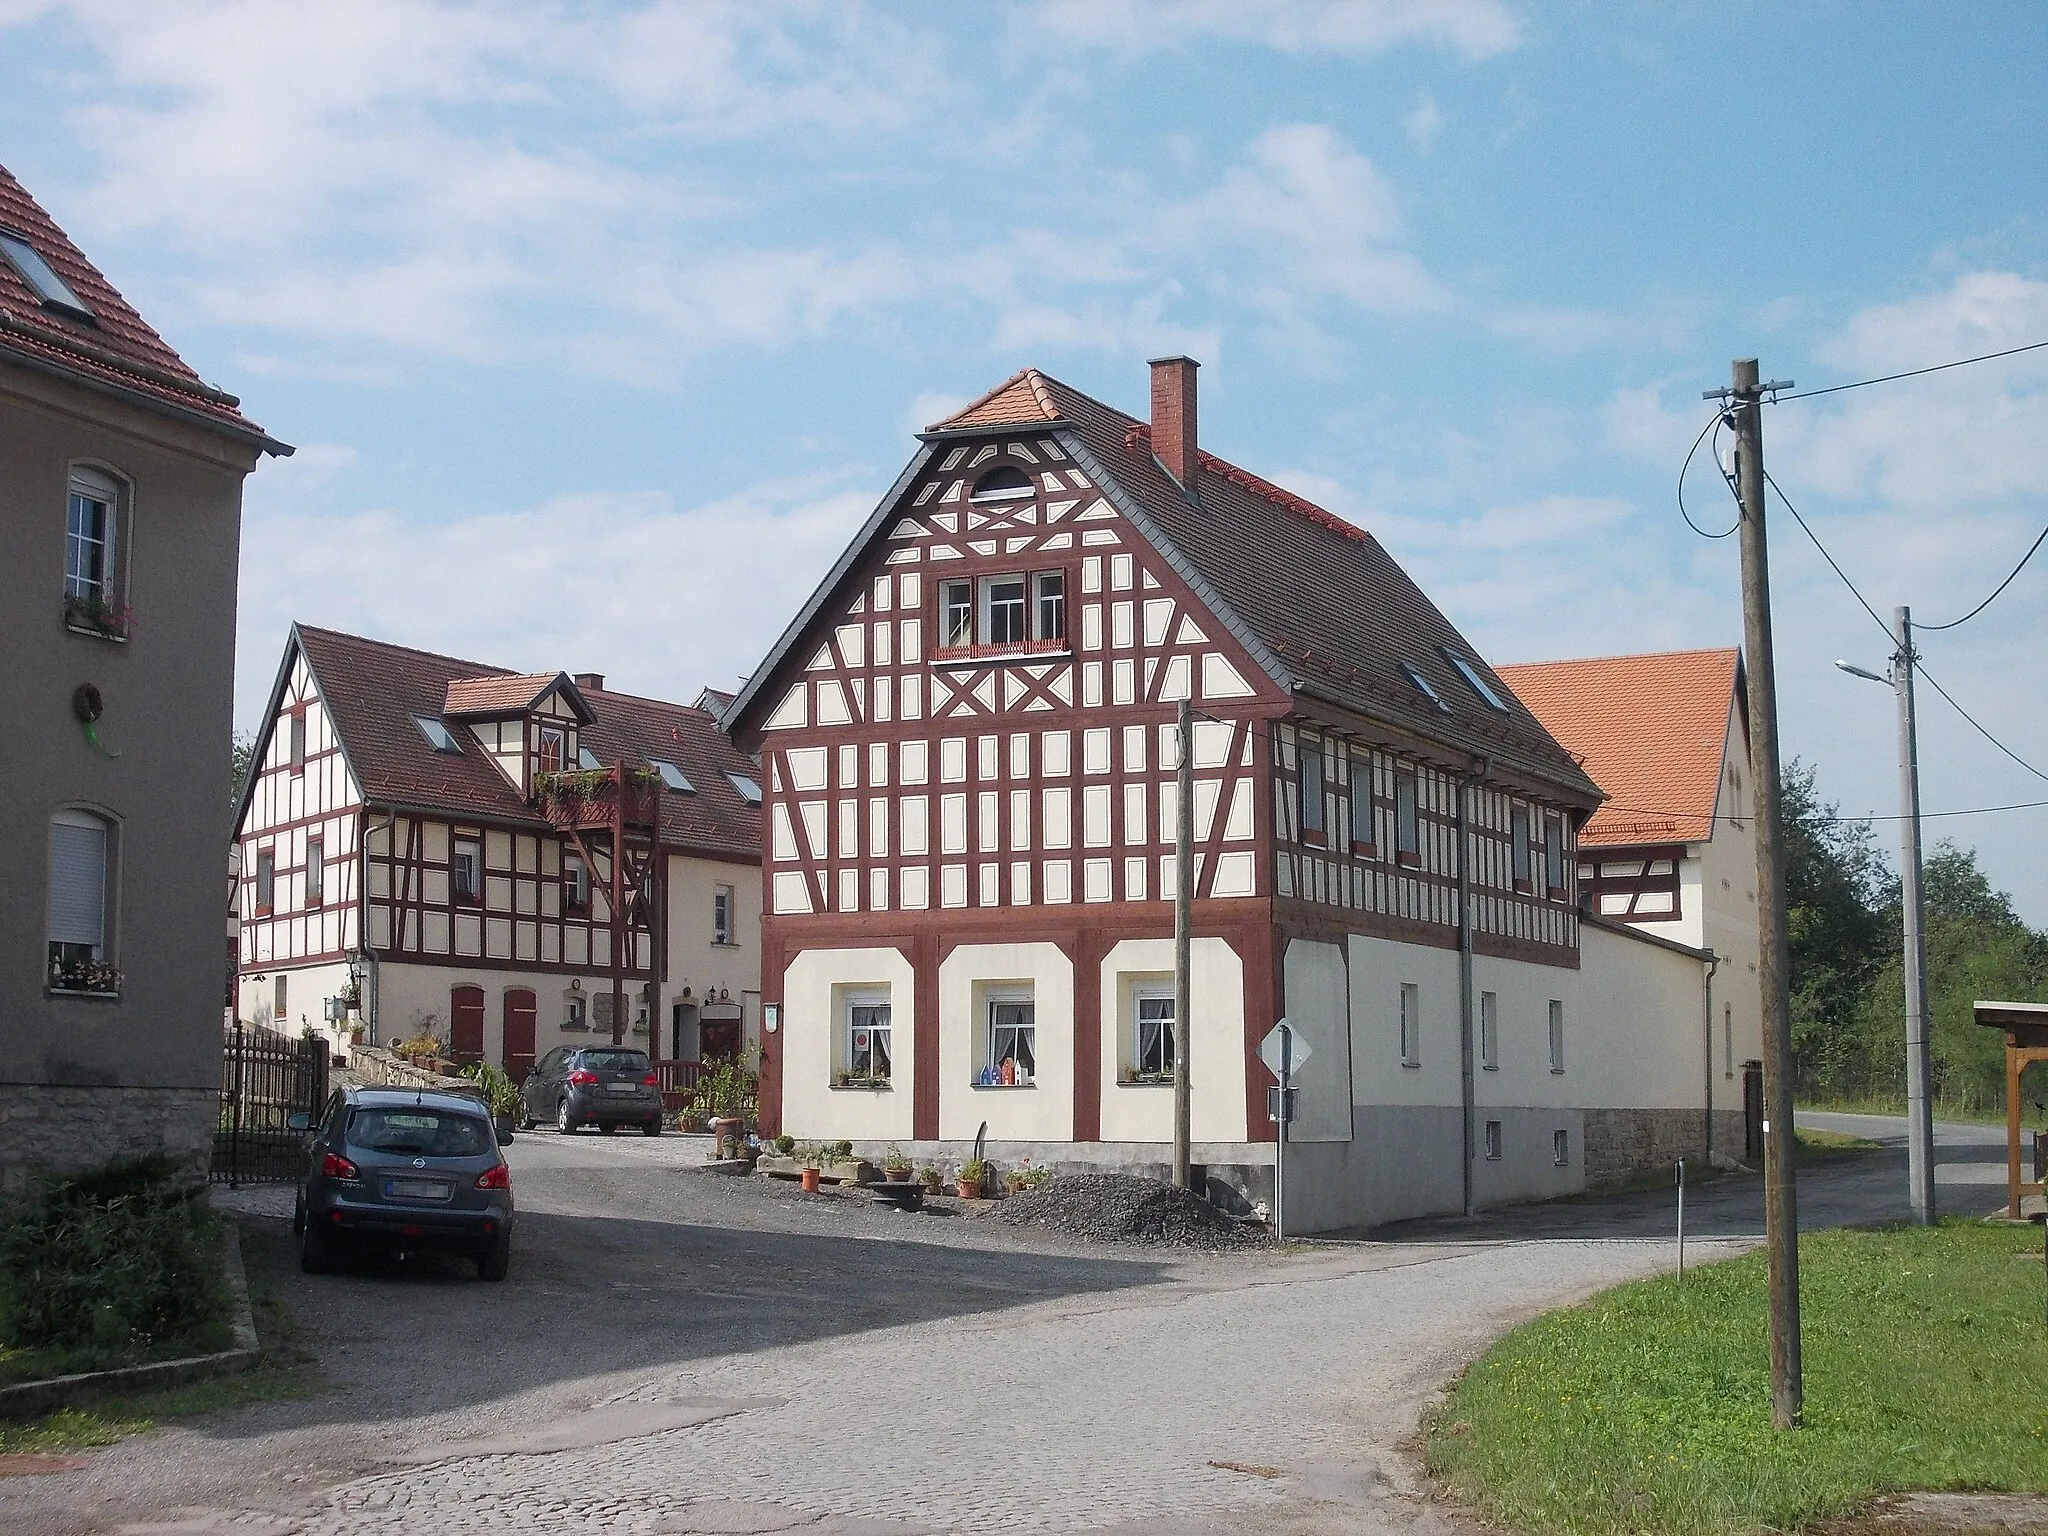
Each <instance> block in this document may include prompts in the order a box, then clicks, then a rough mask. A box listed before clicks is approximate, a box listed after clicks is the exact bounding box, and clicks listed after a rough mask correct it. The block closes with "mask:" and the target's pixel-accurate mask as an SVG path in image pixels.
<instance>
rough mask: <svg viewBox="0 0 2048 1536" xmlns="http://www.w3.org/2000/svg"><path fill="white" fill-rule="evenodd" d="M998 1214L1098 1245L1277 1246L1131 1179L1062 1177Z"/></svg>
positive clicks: (1175, 1193)
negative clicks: (1265, 1244) (1266, 1244)
mask: <svg viewBox="0 0 2048 1536" xmlns="http://www.w3.org/2000/svg"><path fill="white" fill-rule="evenodd" d="M996 1214H997V1215H998V1216H1000V1217H1002V1218H1003V1220H1005V1221H1010V1222H1016V1223H1017V1224H1018V1225H1020V1226H1022V1225H1030V1226H1035V1227H1044V1228H1045V1229H1046V1230H1047V1231H1049V1232H1059V1233H1064V1234H1065V1235H1067V1236H1069V1237H1082V1238H1087V1239H1089V1240H1090V1241H1092V1242H1098V1243H1166V1244H1171V1245H1173V1246H1175V1247H1180V1248H1250V1247H1256V1246H1258V1245H1260V1244H1264V1243H1269V1242H1271V1241H1272V1238H1271V1235H1270V1234H1269V1233H1268V1232H1267V1230H1266V1229H1265V1228H1264V1227H1263V1226H1260V1225H1257V1224H1254V1223H1250V1222H1240V1221H1236V1220H1234V1219H1232V1218H1231V1217H1229V1216H1226V1215H1224V1213H1223V1212H1221V1211H1219V1210H1217V1209H1216V1207H1215V1206H1213V1205H1211V1204H1210V1203H1209V1202H1208V1201H1206V1200H1204V1199H1203V1198H1202V1197H1201V1196H1200V1195H1197V1194H1195V1193H1193V1192H1192V1191H1190V1190H1185V1189H1175V1188H1174V1187H1173V1186H1172V1185H1171V1184H1162V1183H1161V1182H1160V1181H1159V1180H1157V1179H1140V1178H1134V1177H1133V1176H1131V1175H1130V1174H1126V1173H1069V1174H1062V1175H1061V1176H1059V1177H1058V1178H1055V1179H1050V1180H1048V1181H1047V1182H1045V1183H1043V1184H1039V1185H1035V1186H1033V1187H1032V1188H1030V1189H1027V1190H1023V1191H1020V1192H1019V1193H1017V1194H1014V1195H1011V1196H1010V1197H1009V1198H1008V1199H1006V1200H1004V1201H1003V1202H1002V1203H1001V1204H1000V1205H998V1206H997V1207H996Z"/></svg>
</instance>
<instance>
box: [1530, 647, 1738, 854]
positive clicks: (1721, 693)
mask: <svg viewBox="0 0 2048 1536" xmlns="http://www.w3.org/2000/svg"><path fill="white" fill-rule="evenodd" d="M1500 675H1501V676H1502V678H1504V679H1505V680H1506V681H1507V684H1508V686H1509V687H1510V688H1512V689H1514V690H1515V693H1516V694H1517V695H1518V696H1519V697H1520V698H1521V699H1522V701H1523V702H1524V703H1526V704H1527V705H1528V706H1529V707H1530V708H1531V709H1533V710H1534V711H1535V712H1536V715H1537V718H1538V719H1540V720H1542V722H1543V723H1544V725H1545V726H1547V727H1548V728H1549V730H1550V734H1551V735H1553V736H1555V737H1556V738H1557V739H1558V740H1559V741H1561V742H1563V743H1564V744H1565V746H1567V747H1569V748H1570V749H1571V750H1572V751H1573V752H1575V753H1577V754H1578V755H1579V756H1580V758H1581V759H1583V760H1584V762H1585V765H1586V770H1587V772H1589V773H1591V774H1592V775H1593V778H1594V781H1595V782H1596V783H1598V784H1599V786H1600V787H1601V788H1602V789H1604V790H1606V791H1607V793H1608V795H1609V796H1610V799H1609V802H1608V803H1607V804H1606V805H1603V806H1602V807H1601V808H1600V809H1599V810H1598V811H1596V812H1595V813H1594V815H1593V819H1592V820H1591V821H1589V822H1587V823H1586V825H1585V828H1584V829H1583V830H1582V831H1581V832H1580V834H1579V841H1580V842H1581V843H1583V844H1587V845H1591V846H1596V847H1599V846H1605V847H1616V846H1622V845H1628V844H1638V843H1697V842H1704V841H1705V840H1706V839H1707V838H1708V837H1710V836H1712V835H1713V816H1714V803H1715V798H1716V796H1717V795H1718V793H1719V791H1720V786H1721V769H1722V766H1723V763H1722V757H1723V753H1724V751H1725V749H1726V745H1727V740H1728V713H1729V709H1730V708H1731V706H1733V705H1734V704H1735V703H1736V700H1737V690H1738V689H1739V688H1740V687H1741V686H1742V656H1741V653H1740V652H1739V651H1734V650H1712V651H1667V652H1664V653H1661V654H1656V655H1648V656H1598V657H1593V658H1590V659H1588V660H1584V661H1539V662H1531V663H1528V664H1526V665H1522V666H1513V667H1502V668H1501V669H1500Z"/></svg>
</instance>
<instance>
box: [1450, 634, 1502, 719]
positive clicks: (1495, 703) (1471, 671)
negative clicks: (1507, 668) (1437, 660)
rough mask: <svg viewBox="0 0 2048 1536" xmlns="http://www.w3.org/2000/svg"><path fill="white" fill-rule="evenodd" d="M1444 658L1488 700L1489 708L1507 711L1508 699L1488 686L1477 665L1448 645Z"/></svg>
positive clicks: (1473, 688) (1474, 689) (1476, 691)
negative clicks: (1504, 698)
mask: <svg viewBox="0 0 2048 1536" xmlns="http://www.w3.org/2000/svg"><path fill="white" fill-rule="evenodd" d="M1444 660H1445V661H1448V662H1449V663H1450V664H1451V665H1452V666H1454V667H1456V668H1457V669H1458V676H1460V677H1462V678H1463V679H1465V681H1466V682H1467V683H1469V684H1471V687H1472V691H1473V692H1474V693H1476V694H1478V695H1479V697H1480V698H1482V699H1484V700H1485V701H1486V707H1487V708H1488V709H1497V710H1499V711H1500V712H1501V713H1502V714H1506V713H1507V711H1508V706H1507V703H1506V701H1505V700H1503V699H1502V698H1501V696H1500V695H1499V694H1497V693H1495V692H1494V691H1493V689H1492V688H1490V687H1489V686H1487V682H1486V679H1485V678H1483V677H1481V676H1480V675H1479V669H1478V668H1477V667H1475V666H1473V665H1472V663H1471V662H1469V661H1467V660H1466V659H1465V658H1464V657H1462V656H1460V655H1459V654H1458V653H1457V652H1456V651H1453V650H1451V649H1449V648H1448V647H1446V648H1445V650H1444Z"/></svg>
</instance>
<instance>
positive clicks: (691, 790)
mask: <svg viewBox="0 0 2048 1536" xmlns="http://www.w3.org/2000/svg"><path fill="white" fill-rule="evenodd" d="M649 761H650V762H652V763H653V765H654V771H655V772H656V773H658V774H660V775H661V782H662V783H663V784H665V785H667V786H668V787H669V788H670V789H674V790H680V791H681V792H682V793H683V794H686V795H694V794H695V793H697V786H696V785H694V784H692V783H691V782H690V780H689V777H688V776H687V775H686V774H684V772H683V770H682V769H680V768H678V767H677V766H676V765H675V764H674V763H671V762H665V761H663V760H662V759H661V758H658V757H656V758H651V759H649Z"/></svg>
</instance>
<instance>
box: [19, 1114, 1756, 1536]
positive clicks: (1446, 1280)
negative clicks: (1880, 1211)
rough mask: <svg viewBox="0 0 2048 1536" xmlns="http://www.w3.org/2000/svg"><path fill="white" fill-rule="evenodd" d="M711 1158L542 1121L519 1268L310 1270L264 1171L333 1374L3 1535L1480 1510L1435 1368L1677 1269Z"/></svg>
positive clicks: (1578, 1252) (285, 1276)
mask: <svg viewBox="0 0 2048 1536" xmlns="http://www.w3.org/2000/svg"><path fill="white" fill-rule="evenodd" d="M702 1155H703V1152H702V1148H701V1146H697V1145H694V1144H692V1143H690V1142H687V1141H684V1140H682V1139H680V1138H663V1139H662V1140H660V1141H643V1140H640V1139H638V1138H635V1139H633V1140H630V1141H629V1140H624V1139H621V1138H610V1139H604V1140H600V1139H599V1138H596V1137H589V1138H583V1139H580V1140H578V1141H576V1142H573V1143H565V1142H564V1141H562V1140H561V1139H560V1138H555V1137H552V1136H546V1135H541V1136H527V1137H521V1138H520V1139H519V1141H518V1142H517V1143H515V1145H514V1147H513V1148H512V1149H511V1153H510V1156H511V1158H512V1161H513V1164H514V1179H515V1185H516V1187H517V1190H518V1195H519V1199H520V1203H521V1216H520V1226H519V1229H518V1233H517V1237H516V1240H515V1259H514V1267H513V1275H512V1278H511V1279H510V1280H509V1281H507V1282H506V1283H505V1284H503V1285H488V1284H483V1283H480V1282H477V1281H475V1280H474V1279H472V1278H470V1276H469V1275H468V1274H467V1273H466V1271H465V1270H464V1269H463V1268H462V1267H460V1266H457V1265H453V1264H442V1263H435V1262H420V1263H412V1262H409V1263H406V1264H402V1265H393V1264H371V1265H366V1266H358V1267H356V1268H355V1269H353V1270H352V1271H351V1272H350V1273H348V1274H345V1275H341V1276H325V1277H319V1278H311V1277H305V1276H301V1275H299V1274H298V1273H297V1271H296V1269H295V1268H293V1267H292V1265H291V1250H290V1244H289V1239H288V1236H287V1234H286V1231H285V1225H284V1222H283V1221H282V1220H280V1219H279V1218H278V1217H277V1216H276V1215H266V1214H261V1212H263V1211H264V1210H265V1209H266V1207H265V1205H264V1198H265V1197H262V1196H259V1195H257V1194H255V1193H252V1192H242V1193H241V1194H240V1195H238V1197H237V1200H236V1202H235V1203H236V1204H237V1205H239V1206H240V1207H241V1208H242V1209H244V1210H245V1211H247V1212H248V1213H249V1214H246V1215H244V1216H242V1217H241V1218H240V1219H241V1220H242V1224H243V1232H244V1246H245V1251H246V1252H247V1254H248V1256H249V1267H250V1270H251V1273H252V1276H253V1277H254V1280H255V1284H256V1286H257V1288H258V1291H259V1293H264V1292H267V1293H268V1294H269V1295H271V1296H273V1297H275V1298H276V1299H277V1300H278V1301H279V1302H281V1303H282V1304H283V1305H284V1307H285V1308H287V1309H288V1310H289V1312H290V1313H291V1315H292V1316H293V1317H294V1318H295V1319H296V1324H297V1327H296V1332H295V1334H294V1336H293V1338H292V1340H291V1342H290V1347H292V1348H297V1349H301V1350H304V1351H306V1352H308V1353H310V1354H312V1355H314V1356H316V1357H317V1358H318V1361H319V1370H320V1372H321V1374H322V1376H323V1377H324V1378H325V1380H326V1381H327V1383H328V1384H329V1389H328V1390H326V1391H325V1392H323V1393H321V1394H320V1395H318V1396H315V1397H313V1398H310V1399H307V1400H304V1401H297V1402H284V1403H272V1404H265V1405H259V1406H255V1407H251V1408H246V1409H242V1410H238V1411H236V1412H233V1413H228V1414H221V1415H216V1416H214V1417H212V1418H209V1419H204V1420H196V1421H191V1422H189V1423H186V1424H182V1425H176V1426H172V1427H170V1428H168V1429H166V1430H162V1431H159V1432H157V1433H154V1434H150V1435H146V1436H142V1437H138V1438H136V1439H133V1440H130V1441H126V1442H123V1443H121V1444H118V1445H115V1446H112V1447H109V1448H107V1449H106V1450H103V1451H100V1452H96V1453H93V1454H92V1455H91V1456H90V1459H89V1464H88V1465H87V1466H86V1467H85V1468H84V1469H82V1470H79V1471H73V1472H68V1473H64V1474H62V1475H53V1476H46V1477H34V1478H15V1479H9V1480H7V1482H6V1483H4V1484H0V1530H5V1531H6V1532H8V1533H10V1536H12V1533H21V1536H30V1533H45V1532H48V1533H53V1536H55V1533H62V1536H84V1533H101V1532H125V1533H134V1536H140V1533H153V1532H163V1533H170V1532H179V1533H185V1536H202V1533H209V1532H220V1533H227V1532H252V1533H253V1532H262V1533H270V1536H354V1533H371V1536H375V1533H387V1532H388V1533H393V1536H396V1533H400V1532H403V1533H406V1536H431V1533H436V1532H440V1531H443V1530H448V1531H456V1530H460V1531H464V1532H472V1531H477V1530H491V1531H494V1532H500V1531H501V1532H508V1533H514V1536H523V1533H529V1532H531V1533H542V1532H547V1533H554V1532H563V1533H588V1532H599V1531H605V1532H619V1533H636V1536H637V1533H645V1536H683V1533H690V1532H714V1531H716V1532H767V1531H782V1530H795V1531H801V1532H806V1533H812V1536H856V1533H871V1536H906V1533H909V1532H915V1531H931V1532H983V1531H1113V1532H1118V1533H1123V1536H1137V1533H1140V1532H1189V1533H1211V1532H1213V1533H1218V1536H1221V1533H1227V1532H1239V1531H1259V1532H1269V1531H1270V1532H1290V1531H1294V1532H1301V1533H1304V1536H1307V1533H1321V1532H1325V1531H1330V1532H1334V1531H1337V1530H1343V1531H1373V1530H1399V1531H1450V1530H1460V1531H1462V1530H1464V1529H1466V1527H1465V1525H1464V1523H1463V1522H1462V1520H1461V1518H1460V1517H1459V1516H1458V1515H1457V1513H1456V1512H1455V1511H1451V1510H1447V1509H1444V1508H1442V1507H1440V1506H1437V1505H1433V1504H1431V1503H1430V1502H1429V1501H1428V1499H1427V1497H1426V1490H1424V1489H1422V1488H1420V1487H1419V1486H1418V1485H1417V1482H1416V1477H1415V1473H1414V1470H1413V1462H1412V1459H1411V1457H1410V1456H1409V1455H1408V1454H1407V1452H1406V1451H1405V1450H1404V1449H1403V1447H1404V1442H1405V1441H1406V1440H1407V1439H1408V1438H1409V1437H1411V1436H1412V1434H1413V1432H1414V1429H1415V1426H1416V1423H1417V1420H1418V1418H1419V1416H1420V1414H1421V1413H1422V1412H1423V1411H1424V1409H1425V1408H1426V1406H1427V1404H1428V1402H1429V1400H1430V1398H1431V1396H1432V1394H1433V1393H1434V1392H1435V1391H1436V1390H1437V1389H1438V1388H1439V1387H1440V1386H1441V1384H1442V1382H1443V1381H1444V1380H1445V1378H1446V1377H1447V1376H1448V1375H1450V1374H1451V1373H1452V1372H1454V1371H1455V1370H1456V1368H1457V1367H1458V1365H1459V1364H1460V1363H1462V1362H1463V1361H1464V1360H1465V1359H1468V1358H1469V1357H1470V1356H1471V1355H1472V1354H1474V1353H1476V1352H1477V1351H1478V1350H1479V1349H1481V1348H1483V1347H1484V1345H1485V1343H1486V1342H1487V1341H1488V1340H1490V1339H1491V1338H1492V1337H1494V1336H1495V1335H1497V1334H1498V1333H1499V1332H1501V1331H1502V1330H1504V1329H1505V1328H1507V1327H1509V1326H1511V1325H1512V1324H1513V1323H1514V1322H1516V1321H1517V1320H1519V1319H1521V1318H1523V1317H1525V1316H1527V1315H1529V1314H1531V1313H1533V1312H1536V1311H1539V1310H1542V1309H1544V1308H1547V1307H1550V1306H1554V1305H1557V1304H1560V1303H1562V1302H1565V1301H1568V1300H1571V1299H1573V1298H1576V1297H1578V1296H1582V1295H1584V1294H1586V1293H1588V1292H1591V1291H1593V1290H1596V1289H1599V1288H1601V1287H1603V1286H1606V1285H1609V1284H1612V1283H1614V1282H1616V1281H1619V1280H1622V1279H1626V1278H1629V1277H1632V1276H1635V1275H1640V1274H1643V1273H1647V1272H1650V1271H1653V1270H1656V1269H1658V1268H1661V1267H1663V1266H1665V1265H1667V1264H1668V1263H1669V1262H1670V1260H1671V1252H1670V1249H1669V1246H1668V1245H1667V1244H1666V1243H1665V1242H1663V1241H1662V1240H1661V1239H1652V1238H1645V1239H1628V1238H1624V1239H1606V1240H1584V1241H1577V1240H1575V1241H1506V1242H1502V1241H1498V1240H1494V1241H1475V1240H1463V1241H1425V1240H1417V1241H1412V1242H1404V1243H1399V1244H1377V1243H1368V1244H1355V1245H1337V1246H1318V1247H1311V1248H1306V1249H1294V1250H1290V1251H1288V1252H1286V1253H1282V1254H1270V1253H1261V1254H1254V1255H1231V1256H1226V1257H1217V1258H1188V1257H1186V1256H1182V1255H1177V1254H1161V1253H1159V1252H1157V1251H1150V1250H1140V1249H1127V1250H1105V1249H1099V1248H1098V1249H1094V1250H1092V1251H1091V1250H1088V1249H1083V1248H1075V1247H1071V1246H1068V1247H1062V1246H1060V1245H1058V1244H1056V1243H1053V1242H1051V1241H1049V1240H1041V1239H1039V1238H1038V1237H1036V1236H1035V1235H1034V1234H1030V1233H1018V1232H1015V1231H1013V1230H1008V1229H1007V1224H999V1223H994V1222H990V1221H987V1220H976V1219H971V1218H962V1217H957V1216H954V1217H947V1216H905V1215H897V1214H893V1213H887V1212H883V1211H880V1210H878V1209H876V1208H873V1207H871V1206H869V1205H868V1204H867V1203H866V1202H864V1201H859V1200H856V1199H852V1198H848V1197H845V1196H831V1195H823V1196H803V1195H801V1194H798V1193H796V1192H794V1191H792V1190H789V1189H787V1188H782V1187H774V1188H764V1187H763V1184H764V1181H760V1180H738V1179H730V1178H721V1177H718V1176H713V1175H705V1174H699V1173H695V1172H691V1171H688V1169H687V1167H686V1166H685V1164H686V1162H687V1161H690V1160H695V1159H700V1158H701V1157H702ZM285 1210H286V1211H287V1213H288V1207H285ZM1737 1246H1739V1245H1738V1244H1735V1243H1722V1244H1719V1245H1708V1244H1702V1245H1700V1247H1702V1248H1710V1247H1711V1248H1712V1250H1713V1251H1719V1252H1732V1251H1735V1249H1736V1247H1737ZM1708 1256H1709V1253H1708V1252H1702V1253H1701V1254H1700V1257H1701V1258H1706V1257H1708Z"/></svg>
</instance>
